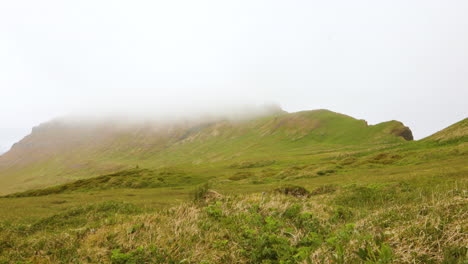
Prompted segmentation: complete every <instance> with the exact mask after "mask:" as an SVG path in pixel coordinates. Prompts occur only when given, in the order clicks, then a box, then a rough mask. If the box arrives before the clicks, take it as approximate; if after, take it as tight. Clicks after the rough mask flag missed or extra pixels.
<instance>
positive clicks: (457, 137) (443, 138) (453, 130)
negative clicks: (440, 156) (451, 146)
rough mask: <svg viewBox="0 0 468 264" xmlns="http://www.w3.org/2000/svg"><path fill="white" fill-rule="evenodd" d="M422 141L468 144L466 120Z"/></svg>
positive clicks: (467, 119)
mask: <svg viewBox="0 0 468 264" xmlns="http://www.w3.org/2000/svg"><path fill="white" fill-rule="evenodd" d="M424 141H435V142H439V143H449V142H468V118H465V119H463V120H462V121H460V122H457V123H455V124H453V125H451V126H449V127H447V128H445V129H443V130H441V131H439V132H437V133H435V134H433V135H431V136H429V137H427V138H425V139H424Z"/></svg>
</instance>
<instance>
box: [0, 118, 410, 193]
mask: <svg viewBox="0 0 468 264" xmlns="http://www.w3.org/2000/svg"><path fill="white" fill-rule="evenodd" d="M405 139H406V140H411V139H412V135H411V130H409V129H408V128H407V127H405V126H404V125H403V124H401V123H400V122H397V121H390V122H385V123H381V124H377V125H373V126H369V125H367V123H366V122H365V121H363V120H357V119H355V118H352V117H349V116H346V115H342V114H338V113H334V112H331V111H328V110H315V111H304V112H298V113H291V114H289V113H283V112H279V113H278V112H275V113H274V114H272V115H267V116H263V117H259V118H255V119H253V120H214V121H213V120H211V121H209V122H208V121H184V122H182V121H179V122H175V123H168V122H165V123H157V122H152V123H141V122H140V123H136V124H132V125H129V124H127V123H122V122H116V121H105V122H104V121H102V122H76V121H68V120H56V121H52V122H49V123H46V124H43V125H40V126H39V127H36V128H34V129H33V131H32V133H31V134H30V135H28V136H27V137H25V138H24V139H23V140H21V141H20V142H18V143H17V144H15V145H14V146H13V148H12V149H11V150H10V151H9V152H7V153H6V154H4V155H2V156H0V194H1V193H9V192H13V191H22V190H27V189H31V188H38V187H46V186H50V185H56V184H60V183H65V182H69V181H72V180H76V179H81V178H88V177H93V176H97V175H101V174H105V173H113V172H117V171H120V170H123V169H129V168H134V167H135V166H137V165H138V166H140V167H143V168H148V169H158V168H161V167H168V166H173V165H181V164H185V165H186V166H189V167H191V166H198V165H200V166H210V165H209V164H216V163H223V162H224V163H226V162H231V163H232V162H235V161H237V160H242V159H259V158H264V159H269V158H268V157H269V156H278V155H279V156H289V155H290V154H288V153H296V152H297V153H301V152H304V151H320V150H322V149H326V150H329V149H334V148H346V147H348V146H356V145H361V146H366V145H369V146H370V145H373V144H397V143H402V142H404V141H405Z"/></svg>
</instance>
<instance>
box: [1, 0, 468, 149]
mask: <svg viewBox="0 0 468 264" xmlns="http://www.w3.org/2000/svg"><path fill="white" fill-rule="evenodd" d="M467 11H468V1H466V0H459V1H451V0H439V1H434V0H420V1H418V0H412V1H408V0H392V1H379V0H368V1H365V0H354V1H349V0H342V1H333V0H332V1H311V0H304V1H292V0H288V1H284V0H283V1H272V0H265V1H255V0H246V1H240V0H236V1H222V0H213V1H204V0H198V1H193V0H188V1H179V0H167V1H116V0H112V1H99V0H93V1H84V0H81V1H64V0H57V1H48V0H43V1H37V0H31V1H23V0H15V1H0V124H1V125H0V127H1V129H0V151H5V150H7V149H8V148H9V147H10V146H11V144H12V143H14V142H16V141H18V140H19V139H21V138H22V137H24V136H25V135H27V134H28V133H29V132H30V129H31V127H33V126H35V125H37V124H39V123H41V122H44V121H47V120H50V119H52V118H54V117H57V116H63V115H66V114H70V113H79V112H96V113H100V112H105V111H110V110H114V109H118V110H119V111H134V110H137V111H148V112H151V111H158V110H165V111H171V110H173V109H178V110H180V109H191V108H194V107H200V106H209V107H211V108H212V109H214V108H222V107H223V106H224V105H232V104H263V103H270V102H277V103H280V104H281V105H282V107H283V108H284V109H285V110H287V111H298V110H306V109H318V108H326V109H330V110H333V111H336V112H341V113H345V114H348V115H351V116H353V117H356V118H362V119H366V120H368V121H369V122H370V123H371V124H374V123H378V122H382V121H387V120H392V119H396V120H400V121H402V122H404V123H405V124H406V125H408V126H410V127H411V128H412V130H413V133H414V134H415V136H416V138H422V137H425V136H428V135H430V134H432V133H434V132H436V131H438V130H440V129H442V128H444V127H446V126H448V125H450V124H452V123H454V122H456V121H459V120H461V119H463V118H465V117H467V116H468V103H467V98H468V15H467Z"/></svg>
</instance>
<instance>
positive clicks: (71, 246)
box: [0, 113, 468, 264]
mask: <svg viewBox="0 0 468 264" xmlns="http://www.w3.org/2000/svg"><path fill="white" fill-rule="evenodd" d="M308 114H310V113H301V114H300V115H308ZM323 114H324V115H328V113H323ZM284 118H285V117H283V116H281V115H280V116H276V117H265V118H263V121H262V124H267V123H268V122H270V123H271V124H268V125H267V126H266V127H264V128H263V130H262V127H261V126H259V127H256V129H255V130H249V131H254V132H252V133H254V135H256V137H255V138H257V139H259V138H260V136H258V135H264V136H263V137H265V140H268V141H265V142H269V143H270V145H263V144H264V143H262V144H254V145H252V146H247V147H246V149H243V150H240V148H239V145H238V144H235V145H234V146H230V145H229V144H228V142H236V143H239V142H241V141H240V139H239V138H237V137H233V136H232V135H224V136H222V137H221V139H222V140H219V141H216V140H215V138H214V137H212V136H208V137H206V138H204V140H203V141H202V140H199V141H198V140H197V139H196V138H197V137H198V136H202V135H205V134H204V133H201V132H200V131H199V132H197V133H201V134H199V135H195V136H193V137H187V139H189V140H191V141H190V143H178V144H175V145H174V146H173V147H171V148H170V149H171V151H174V152H175V153H171V152H169V151H168V152H164V153H165V155H164V156H165V157H160V158H161V159H158V160H157V161H158V162H161V161H162V160H163V158H167V159H175V160H176V161H179V162H180V163H177V164H175V165H173V166H170V167H167V166H166V167H161V168H151V169H149V168H147V167H145V166H144V164H145V163H143V162H140V168H135V167H133V168H132V169H124V170H121V171H119V172H116V173H111V174H104V175H101V176H97V177H91V178H87V179H81V180H76V181H72V182H69V183H66V184H63V185H57V186H55V187H47V188H44V189H36V190H29V191H26V192H22V193H15V194H11V195H10V196H8V197H2V198H0V263H2V264H3V263H12V262H13V263H16V262H18V263H205V264H206V263H213V264H214V263H343V264H345V263H374V264H377V263H408V264H409V263H421V264H423V263H424V264H426V263H445V264H449V263H450V264H452V263H453V264H464V263H466V259H467V253H468V248H467V247H466V245H467V244H468V237H467V232H466V230H467V228H468V221H467V220H466V219H468V215H467V212H468V196H467V193H468V188H467V187H468V185H467V184H468V182H467V180H468V177H467V176H468V164H467V163H466V160H467V158H468V145H467V144H466V142H462V141H450V142H445V143H437V142H435V143H434V142H433V141H425V140H423V141H417V142H414V141H413V142H406V141H403V140H401V139H399V140H398V141H392V140H390V141H389V142H390V143H389V144H386V143H379V144H377V143H373V144H366V143H363V144H344V143H341V144H338V143H334V144H332V143H324V144H315V143H316V142H317V141H318V138H319V137H320V136H322V135H326V131H325V130H323V128H322V130H318V131H319V132H317V131H315V132H309V133H307V134H305V135H302V134H301V131H303V130H302V129H301V128H297V127H295V126H291V127H289V125H288V124H287V123H288V122H291V121H284V120H289V119H288V118H285V119H284ZM294 118H299V119H301V118H303V117H294ZM341 118H345V119H346V116H339V117H337V119H336V120H340V119H341ZM326 119H327V120H329V117H327V118H326ZM346 120H347V119H346ZM277 122H280V123H281V124H282V125H281V126H278V128H277V129H273V130H270V129H266V128H271V127H275V124H277ZM341 122H342V121H339V122H337V123H336V124H339V123H341ZM349 122H350V123H353V124H356V127H358V126H363V125H364V124H363V122H362V121H359V120H354V121H349ZM392 123H394V122H390V124H392ZM272 124H273V125H272ZM333 124H334V123H333V122H331V123H330V124H329V125H328V126H332V125H333ZM225 125H228V126H232V124H225ZM350 126H351V127H352V125H350ZM382 126H384V127H385V129H388V131H393V128H392V127H391V126H388V124H383V125H382ZM205 129H207V128H205ZM317 129H319V128H317ZM369 129H380V128H375V127H374V126H371V127H369ZM334 130H335V131H336V129H334ZM225 131H230V132H232V131H233V129H231V128H229V129H226V130H225ZM218 132H219V133H220V134H221V131H220V129H218ZM316 132H317V133H316ZM210 133H211V132H210ZM225 133H227V132H225ZM369 133H371V132H369ZM372 133H373V132H372ZM377 135H381V134H380V133H377ZM244 136H245V137H246V138H244V139H242V140H246V139H248V140H250V139H251V138H250V136H251V135H245V134H244ZM342 136H343V137H345V136H346V135H344V134H343V135H342ZM392 137H393V136H392ZM392 137H391V138H392ZM284 138H288V140H284ZM248 140H246V141H242V142H247V141H248ZM342 140H344V139H342ZM347 140H349V139H347ZM379 140H380V139H379ZM333 141H334V140H333ZM345 141H346V140H345ZM358 141H359V140H357V142H358ZM202 142H203V143H206V142H210V143H209V144H213V145H212V146H214V148H213V149H212V150H207V147H206V146H208V145H204V144H202ZM298 142H299V143H298ZM305 142H309V143H310V144H305ZM380 142H381V141H380ZM385 142H388V141H385ZM401 142H403V143H401ZM192 144H193V145H192ZM189 146H190V148H189ZM219 146H224V147H223V148H222V149H219V148H218V147H219ZM233 150H237V151H239V152H238V153H240V154H239V156H236V157H233V158H231V159H224V158H219V156H218V155H222V154H220V153H232V152H231V151H233ZM253 150H257V151H256V152H253ZM177 151H181V152H177ZM190 151H193V153H190ZM203 151H207V152H206V153H205V154H204V155H205V156H203V155H202V153H203ZM210 151H212V152H213V153H215V154H214V155H215V156H210V154H212V153H211V152H210ZM218 151H220V152H218ZM182 152H187V153H185V154H183V155H187V156H183V155H182V154H181V153H182ZM172 155H174V156H172ZM230 155H231V154H230ZM154 157H156V156H154ZM187 157H197V161H200V160H201V162H200V163H198V162H196V163H193V162H192V163H187V162H186V161H187V160H186V159H187ZM178 158H180V159H178ZM148 164H152V163H148ZM205 184H207V185H205ZM199 186H201V187H199ZM207 186H210V187H207Z"/></svg>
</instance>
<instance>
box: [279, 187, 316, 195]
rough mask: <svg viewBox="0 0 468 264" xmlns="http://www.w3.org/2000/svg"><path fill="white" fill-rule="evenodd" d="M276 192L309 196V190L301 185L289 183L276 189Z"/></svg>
mask: <svg viewBox="0 0 468 264" xmlns="http://www.w3.org/2000/svg"><path fill="white" fill-rule="evenodd" d="M275 192H278V193H282V194H285V195H291V196H295V197H309V196H310V193H309V191H308V190H307V189H306V188H304V187H301V186H296V185H287V186H283V187H279V188H276V189H275Z"/></svg>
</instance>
